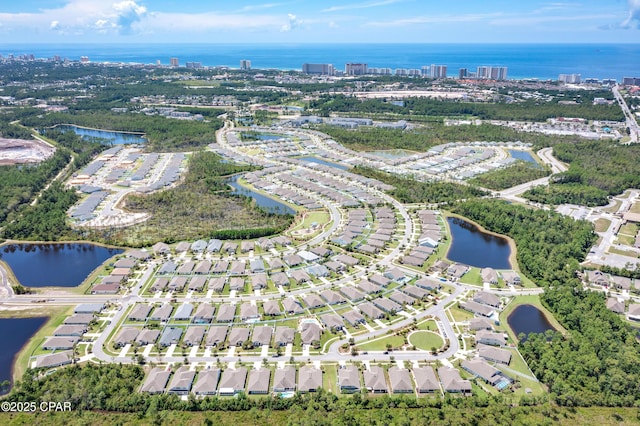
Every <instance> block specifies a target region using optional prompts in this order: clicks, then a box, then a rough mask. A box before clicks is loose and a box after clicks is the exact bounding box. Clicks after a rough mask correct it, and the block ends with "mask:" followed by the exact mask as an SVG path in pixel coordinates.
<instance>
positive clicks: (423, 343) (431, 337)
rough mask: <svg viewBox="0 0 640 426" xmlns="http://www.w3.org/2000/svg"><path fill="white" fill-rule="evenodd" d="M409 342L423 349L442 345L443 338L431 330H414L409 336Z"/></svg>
mask: <svg viewBox="0 0 640 426" xmlns="http://www.w3.org/2000/svg"><path fill="white" fill-rule="evenodd" d="M409 344H411V345H413V346H415V347H416V348H418V349H422V350H424V351H430V350H431V349H432V348H436V349H439V348H441V347H442V346H443V345H444V340H443V339H442V337H440V335H439V334H436V333H434V332H432V331H416V332H414V333H411V335H410V336H409Z"/></svg>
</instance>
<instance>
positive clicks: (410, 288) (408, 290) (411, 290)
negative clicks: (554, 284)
mask: <svg viewBox="0 0 640 426" xmlns="http://www.w3.org/2000/svg"><path fill="white" fill-rule="evenodd" d="M400 291H401V292H403V293H404V294H407V295H409V296H411V297H413V298H415V299H418V300H425V299H426V298H427V297H428V296H429V292H428V291H427V290H425V289H423V288H420V287H417V286H415V285H409V284H407V285H405V286H403V287H402V288H400Z"/></svg>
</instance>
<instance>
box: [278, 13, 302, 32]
mask: <svg viewBox="0 0 640 426" xmlns="http://www.w3.org/2000/svg"><path fill="white" fill-rule="evenodd" d="M287 19H288V20H287V22H286V23H285V24H283V25H282V26H281V27H280V31H281V32H283V33H286V32H288V31H291V30H292V29H294V28H298V27H299V26H300V25H302V22H303V21H302V20H300V19H298V17H297V16H296V15H294V14H292V13H289V14H288V15H287Z"/></svg>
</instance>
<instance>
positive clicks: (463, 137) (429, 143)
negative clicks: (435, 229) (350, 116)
mask: <svg viewBox="0 0 640 426" xmlns="http://www.w3.org/2000/svg"><path fill="white" fill-rule="evenodd" d="M318 130H320V131H321V132H323V133H326V134H327V135H329V136H331V137H332V138H334V139H335V140H337V141H339V142H340V143H341V144H343V145H344V146H346V147H348V148H351V149H354V150H357V151H373V150H378V149H408V150H412V151H418V152H424V151H428V150H429V148H431V147H433V146H436V145H440V144H445V143H450V142H477V141H496V142H513V141H520V142H524V143H531V144H536V146H538V145H541V146H542V147H544V146H549V145H551V144H554V143H558V142H566V143H575V142H580V141H584V140H585V139H583V138H579V137H577V136H549V135H541V134H538V133H531V132H518V131H516V130H514V129H512V128H510V127H505V126H497V125H494V124H486V123H483V124H481V125H479V126H476V125H459V126H448V125H445V124H444V123H443V122H442V121H441V120H436V121H432V122H429V123H427V124H421V125H419V126H416V127H415V128H413V129H410V130H409V129H408V130H401V129H385V128H375V127H361V128H359V129H357V130H348V129H344V128H341V127H335V126H327V125H324V126H319V127H318Z"/></svg>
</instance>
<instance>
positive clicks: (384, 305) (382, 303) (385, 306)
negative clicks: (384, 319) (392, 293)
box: [371, 297, 402, 314]
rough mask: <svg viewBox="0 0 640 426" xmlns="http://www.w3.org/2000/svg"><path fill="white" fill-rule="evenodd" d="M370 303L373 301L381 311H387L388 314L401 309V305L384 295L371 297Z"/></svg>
mask: <svg viewBox="0 0 640 426" xmlns="http://www.w3.org/2000/svg"><path fill="white" fill-rule="evenodd" d="M371 303H373V304H374V305H375V306H377V307H378V308H380V309H382V310H383V311H385V312H389V313H390V314H394V313H396V312H400V311H401V310H402V306H400V305H399V304H397V303H396V302H394V301H392V300H389V299H387V298H385V297H378V298H377V299H373V300H372V301H371Z"/></svg>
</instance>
